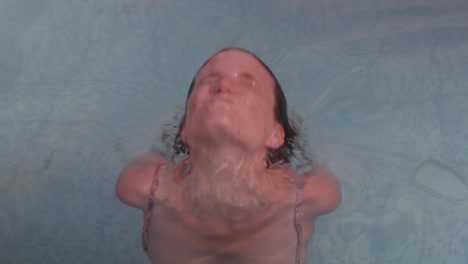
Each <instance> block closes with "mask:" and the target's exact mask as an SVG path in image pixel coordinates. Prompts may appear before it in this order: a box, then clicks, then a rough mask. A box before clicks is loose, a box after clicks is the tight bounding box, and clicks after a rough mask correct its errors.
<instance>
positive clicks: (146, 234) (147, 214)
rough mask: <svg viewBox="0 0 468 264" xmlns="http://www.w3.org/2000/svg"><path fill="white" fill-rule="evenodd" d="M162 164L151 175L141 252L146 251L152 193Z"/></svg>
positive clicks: (152, 202)
mask: <svg viewBox="0 0 468 264" xmlns="http://www.w3.org/2000/svg"><path fill="white" fill-rule="evenodd" d="M162 165H163V164H162V163H160V164H158V166H157V167H156V169H155V170H154V174H153V182H152V184H151V192H150V196H149V202H148V208H147V209H146V212H145V223H144V225H143V230H142V232H141V243H142V244H143V250H145V251H148V228H149V222H150V219H151V213H152V210H153V204H154V193H155V192H156V189H157V188H158V184H159V180H158V176H159V170H160V169H161V166H162Z"/></svg>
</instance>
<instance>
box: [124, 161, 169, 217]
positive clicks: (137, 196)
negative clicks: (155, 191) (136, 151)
mask: <svg viewBox="0 0 468 264" xmlns="http://www.w3.org/2000/svg"><path fill="white" fill-rule="evenodd" d="M164 160H165V159H164V157H163V156H162V155H161V154H159V153H155V152H148V153H145V154H143V155H141V156H139V157H138V158H136V159H135V160H134V161H132V162H131V163H130V164H128V165H127V166H125V168H123V170H122V171H121V172H120V175H119V178H118V180H117V184H116V186H115V193H116V195H117V197H118V198H119V199H120V200H121V201H122V202H123V203H125V204H127V205H130V206H133V207H136V208H139V209H141V210H142V211H145V210H146V208H147V205H148V199H149V198H148V197H149V194H150V191H151V182H152V179H153V173H154V170H155V168H156V166H157V165H158V164H159V163H161V162H164Z"/></svg>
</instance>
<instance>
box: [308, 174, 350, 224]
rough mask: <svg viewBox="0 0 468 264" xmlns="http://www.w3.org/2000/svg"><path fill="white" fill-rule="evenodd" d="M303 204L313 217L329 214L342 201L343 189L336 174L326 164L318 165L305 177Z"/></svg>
mask: <svg viewBox="0 0 468 264" xmlns="http://www.w3.org/2000/svg"><path fill="white" fill-rule="evenodd" d="M302 181H303V204H304V205H305V206H307V207H308V209H310V210H309V211H310V213H311V217H313V218H315V217H317V216H320V215H324V214H328V213H330V212H332V211H334V210H335V209H336V208H338V206H339V205H340V203H341V189H340V185H339V183H338V180H337V179H336V177H335V175H333V173H332V172H331V171H330V170H329V169H328V168H326V167H324V166H316V167H315V168H314V169H313V170H312V171H310V172H308V173H306V174H305V175H304V176H303V178H302Z"/></svg>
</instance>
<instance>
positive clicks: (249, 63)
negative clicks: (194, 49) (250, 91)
mask: <svg viewBox="0 0 468 264" xmlns="http://www.w3.org/2000/svg"><path fill="white" fill-rule="evenodd" d="M213 72H222V73H243V74H246V73H247V74H248V75H251V76H253V77H254V78H256V79H259V80H261V81H263V82H267V83H268V84H272V83H273V78H272V76H271V75H270V73H269V72H268V70H267V69H266V68H265V67H264V66H263V65H262V64H261V63H260V61H259V60H258V59H257V58H255V57H254V56H252V55H251V54H249V53H247V52H245V51H241V50H227V51H223V52H220V53H218V54H216V55H215V56H213V57H212V58H210V59H209V60H208V61H207V63H206V64H205V65H204V66H203V67H202V68H201V69H200V71H199V72H198V74H197V77H198V76H203V75H206V74H210V73H213Z"/></svg>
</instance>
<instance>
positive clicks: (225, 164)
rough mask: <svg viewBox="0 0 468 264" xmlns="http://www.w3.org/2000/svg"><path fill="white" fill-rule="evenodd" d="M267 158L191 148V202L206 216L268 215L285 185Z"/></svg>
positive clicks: (235, 151) (188, 189) (239, 151)
mask: <svg viewBox="0 0 468 264" xmlns="http://www.w3.org/2000/svg"><path fill="white" fill-rule="evenodd" d="M265 155H266V151H263V152H262V151H257V152H248V151H245V150H243V149H240V148H235V147H230V148H228V147H217V148H208V147H205V148H203V149H197V148H195V149H192V148H191V149H190V158H189V159H188V160H187V161H186V162H184V163H185V164H187V165H188V168H189V170H187V175H186V176H187V177H185V180H184V186H185V194H186V196H185V197H186V198H187V199H188V200H187V201H188V202H189V204H191V205H192V207H193V208H196V211H198V212H200V213H201V214H202V215H204V216H208V215H212V216H219V217H223V218H226V219H232V218H233V216H239V219H240V218H245V217H247V218H248V217H251V216H253V215H255V214H257V213H262V212H265V211H266V210H268V209H269V208H270V206H271V205H272V202H273V199H274V196H276V195H278V193H279V191H280V190H279V189H280V187H279V185H280V184H281V179H280V178H279V177H277V175H274V174H272V173H270V172H269V170H268V169H267V168H266V162H265ZM283 176H284V175H283Z"/></svg>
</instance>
